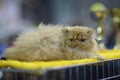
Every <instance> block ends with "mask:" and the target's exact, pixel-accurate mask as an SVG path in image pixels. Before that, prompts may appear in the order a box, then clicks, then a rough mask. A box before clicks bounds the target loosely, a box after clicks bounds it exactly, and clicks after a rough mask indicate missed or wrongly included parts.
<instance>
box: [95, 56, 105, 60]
mask: <svg viewBox="0 0 120 80" xmlns="http://www.w3.org/2000/svg"><path fill="white" fill-rule="evenodd" d="M97 59H98V60H100V61H102V60H105V58H104V57H103V56H98V57H97Z"/></svg>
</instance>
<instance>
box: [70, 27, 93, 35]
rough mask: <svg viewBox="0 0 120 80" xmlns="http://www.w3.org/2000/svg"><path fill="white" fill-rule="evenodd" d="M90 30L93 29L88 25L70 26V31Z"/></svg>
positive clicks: (81, 31) (82, 31) (83, 31)
mask: <svg viewBox="0 0 120 80" xmlns="http://www.w3.org/2000/svg"><path fill="white" fill-rule="evenodd" d="M89 30H91V29H90V28H88V27H83V26H82V27H80V26H75V27H70V28H69V31H70V32H76V33H77V32H78V33H85V32H88V31H89Z"/></svg>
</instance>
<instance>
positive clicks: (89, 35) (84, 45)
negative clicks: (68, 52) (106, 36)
mask: <svg viewBox="0 0 120 80" xmlns="http://www.w3.org/2000/svg"><path fill="white" fill-rule="evenodd" d="M62 31H63V35H64V40H65V45H66V46H68V47H71V48H77V49H90V48H92V47H94V45H95V44H96V41H95V36H94V34H95V31H94V30H93V29H92V28H89V27H79V26H75V27H66V28H64V29H63V30H62Z"/></svg>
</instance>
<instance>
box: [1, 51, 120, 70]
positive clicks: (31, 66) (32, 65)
mask: <svg viewBox="0 0 120 80" xmlns="http://www.w3.org/2000/svg"><path fill="white" fill-rule="evenodd" d="M98 54H100V55H102V56H104V57H105V60H109V59H116V58H120V50H101V51H99V52H98ZM93 62H98V60H97V59H92V58H90V59H81V60H58V61H47V62H44V61H36V62H23V61H17V60H0V68H6V67H12V68H16V69H25V70H35V69H47V68H53V67H61V66H62V67H64V66H70V65H79V64H80V65H82V64H87V63H93Z"/></svg>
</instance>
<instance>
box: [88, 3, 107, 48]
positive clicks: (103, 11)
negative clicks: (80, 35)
mask: <svg viewBox="0 0 120 80" xmlns="http://www.w3.org/2000/svg"><path fill="white" fill-rule="evenodd" d="M107 14H108V11H107V8H106V7H105V6H104V5H103V4H102V3H95V4H93V5H92V6H91V7H90V16H91V18H92V19H93V20H94V21H96V22H97V41H98V44H99V46H100V47H105V46H104V42H103V39H104V21H105V19H106V17H107Z"/></svg>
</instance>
